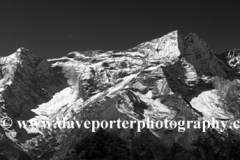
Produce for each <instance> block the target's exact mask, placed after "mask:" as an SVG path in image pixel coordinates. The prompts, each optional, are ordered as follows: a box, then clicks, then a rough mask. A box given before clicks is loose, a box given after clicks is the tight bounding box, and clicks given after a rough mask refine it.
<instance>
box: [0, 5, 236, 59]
mask: <svg viewBox="0 0 240 160" xmlns="http://www.w3.org/2000/svg"><path fill="white" fill-rule="evenodd" d="M209 1H210V0H156V1H155V0H146V1H143V0H136V1H132V0H118V1H116V0H0V20H1V22H0V56H6V55H9V54H11V53H13V52H14V51H15V50H16V49H17V48H19V47H26V48H28V49H29V50H31V51H33V52H34V53H36V54H38V55H39V56H42V57H44V58H53V57H61V56H64V55H66V54H67V53H69V52H71V51H75V50H87V49H102V50H122V49H123V50H124V49H128V48H132V47H135V46H136V45H137V44H139V43H142V42H145V41H148V40H151V39H155V38H159V37H161V36H163V35H164V34H166V33H168V32H171V31H173V30H179V32H180V33H182V34H183V35H184V36H185V35H186V34H187V33H192V32H194V33H197V34H198V35H200V36H201V37H202V38H203V39H204V40H205V41H206V42H208V44H209V45H210V46H211V48H212V49H213V51H214V52H217V53H221V52H223V51H225V50H228V49H233V48H240V2H239V0H226V1H219V0H218V1H213V0H212V1H211V2H209Z"/></svg>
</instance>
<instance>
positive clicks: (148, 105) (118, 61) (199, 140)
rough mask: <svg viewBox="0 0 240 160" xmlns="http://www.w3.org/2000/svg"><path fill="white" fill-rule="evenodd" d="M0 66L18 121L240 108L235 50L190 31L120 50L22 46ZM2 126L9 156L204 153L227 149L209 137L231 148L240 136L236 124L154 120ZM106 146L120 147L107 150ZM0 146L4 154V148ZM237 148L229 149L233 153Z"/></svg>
mask: <svg viewBox="0 0 240 160" xmlns="http://www.w3.org/2000/svg"><path fill="white" fill-rule="evenodd" d="M0 69H1V72H0V79H1V80H0V101H1V108H2V109H1V110H2V112H0V115H1V116H6V115H7V116H9V117H12V118H13V120H14V122H15V123H16V120H18V119H26V120H29V119H32V120H48V121H51V122H52V123H55V122H56V121H58V120H62V119H63V118H66V119H67V120H98V121H101V120H118V119H119V118H120V119H121V120H136V121H138V120H142V121H147V118H149V119H150V120H152V121H157V120H165V119H168V120H210V121H211V118H212V117H215V118H217V119H222V120H226V121H229V122H232V121H234V120H236V119H238V118H239V115H240V114H239V113H240V112H239V111H240V109H239V107H238V106H239V93H240V91H239V84H240V80H239V50H233V51H229V52H224V53H223V54H214V53H213V52H212V50H211V49H210V47H209V46H208V44H207V43H206V42H204V41H203V40H202V38H201V37H199V36H198V35H196V34H189V35H187V36H186V37H185V38H183V36H181V35H180V34H179V33H178V31H173V32H171V33H169V34H167V35H165V36H163V37H161V38H158V39H154V40H152V41H149V42H146V43H142V44H139V45H138V46H136V47H134V48H132V49H128V50H125V51H106V52H105V51H101V50H96V51H84V52H71V53H69V54H68V55H67V56H66V57H62V58H56V59H49V60H47V61H46V60H43V59H41V58H39V57H38V56H35V55H33V54H32V53H30V52H29V51H27V50H26V49H23V48H21V49H19V50H17V52H16V53H14V54H12V55H10V56H8V57H2V58H0ZM135 127H136V126H135ZM213 133H214V134H213ZM1 134H2V135H4V134H6V135H7V136H6V138H5V139H7V140H8V141H11V142H12V145H14V146H16V147H18V152H16V154H15V155H14V156H15V158H17V157H19V155H20V153H25V154H27V155H28V156H29V157H31V158H32V159H50V158H52V160H59V159H64V160H67V159H78V158H85V159H94V158H106V159H111V158H114V159H127V158H128V159H143V158H144V157H145V158H146V157H147V159H161V158H162V159H167V158H169V159H179V157H182V159H189V158H192V159H194V158H195V159H198V158H199V157H200V158H202V159H204V158H206V156H209V154H210V153H214V155H213V157H211V158H216V157H217V158H219V157H221V158H229V156H230V154H229V153H225V152H224V154H223V152H222V151H223V150H224V148H225V149H226V148H227V147H226V146H225V145H222V146H221V145H220V146H221V147H220V148H218V149H215V148H211V149H206V145H209V147H211V146H214V145H215V144H218V143H223V141H225V142H227V144H228V145H230V144H232V145H233V150H235V149H236V148H237V144H238V143H239V142H240V141H238V137H239V131H238V130H234V129H232V130H226V131H223V132H220V130H214V129H209V130H208V131H207V132H206V133H202V132H201V131H200V130H198V129H188V130H186V131H185V132H179V131H178V130H177V129H171V128H169V129H160V130H159V129H156V128H153V129H149V130H148V129H144V130H143V131H142V132H141V133H137V131H136V129H117V128H116V126H114V127H113V129H105V130H104V131H102V130H99V131H98V132H97V133H91V130H89V129H86V128H74V129H59V128H58V129H56V128H50V129H43V128H40V129H29V128H26V129H19V128H17V127H16V126H13V127H12V128H11V129H9V130H4V129H1ZM232 137H233V138H235V139H237V140H236V141H237V142H232V141H231V138H232ZM203 139H204V140H203ZM208 140H211V142H214V143H211V142H207V141H208ZM0 143H1V141H0ZM87 143H89V144H92V145H93V147H88V146H87ZM111 149H112V150H114V151H116V152H123V153H124V154H122V155H121V154H118V153H116V154H115V155H114V154H112V152H113V151H111ZM207 150H208V151H209V152H208V153H207ZM163 152H166V155H164V154H162V153H163ZM0 153H1V152H0ZM2 154H3V155H4V156H6V157H8V158H9V152H6V151H2ZM234 154H235V157H232V158H236V157H238V154H237V153H235V152H234ZM14 156H13V157H10V158H14ZM167 156H168V157H167Z"/></svg>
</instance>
